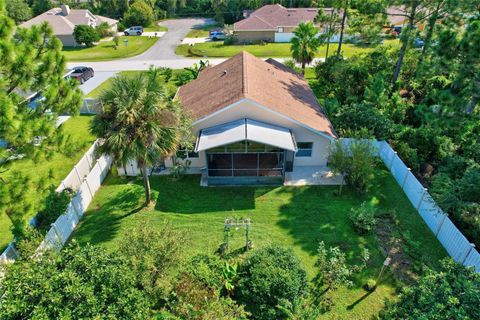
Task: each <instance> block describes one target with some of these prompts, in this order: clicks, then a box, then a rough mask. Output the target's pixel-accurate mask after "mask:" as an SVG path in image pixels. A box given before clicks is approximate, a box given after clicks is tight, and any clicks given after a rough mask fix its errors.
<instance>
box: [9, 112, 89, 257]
mask: <svg viewBox="0 0 480 320" xmlns="http://www.w3.org/2000/svg"><path fill="white" fill-rule="evenodd" d="M91 119H92V117H91V116H78V117H75V118H70V119H69V120H68V121H66V122H65V123H64V124H63V125H62V126H61V128H62V130H63V131H64V133H65V134H66V135H70V136H71V138H72V141H74V143H75V146H74V148H73V152H72V153H71V154H69V155H66V154H62V153H54V154H53V155H52V157H51V158H49V159H42V160H40V161H39V162H37V163H35V162H34V161H32V160H19V161H17V162H15V163H14V164H13V165H12V166H11V167H10V171H13V170H18V171H21V172H23V173H24V174H28V175H30V176H31V178H32V184H33V185H35V183H36V182H37V181H39V180H40V179H43V178H45V177H47V176H49V175H50V173H51V179H50V180H49V182H50V183H51V184H53V185H54V186H58V185H59V184H60V182H61V181H62V179H63V178H65V177H66V176H67V174H68V173H69V172H70V171H71V170H72V168H73V166H74V165H75V164H76V163H77V162H78V161H79V160H80V158H81V157H82V156H83V154H84V153H85V152H86V151H87V149H88V148H89V147H90V146H91V144H92V143H93V141H94V140H95V138H94V137H93V136H92V135H91V134H90V132H89V129H88V126H89V123H90V121H91ZM6 176H7V177H8V173H7V175H6ZM30 196H31V198H32V199H34V201H35V204H36V205H38V204H39V203H40V202H41V201H42V197H39V195H38V193H36V192H33V193H32V194H31V195H30ZM10 226H11V224H10V220H9V219H8V217H7V216H6V215H0V250H1V251H3V248H4V247H5V246H6V245H7V244H8V243H9V242H10V241H12V234H11V232H10Z"/></svg>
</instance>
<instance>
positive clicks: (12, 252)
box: [0, 141, 112, 264]
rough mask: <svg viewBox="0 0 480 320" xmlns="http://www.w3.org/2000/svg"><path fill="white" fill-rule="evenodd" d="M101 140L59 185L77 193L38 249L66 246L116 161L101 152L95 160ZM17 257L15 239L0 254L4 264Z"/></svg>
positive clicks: (0, 260) (58, 190)
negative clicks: (95, 152)
mask: <svg viewBox="0 0 480 320" xmlns="http://www.w3.org/2000/svg"><path fill="white" fill-rule="evenodd" d="M97 144H98V141H95V142H94V144H93V145H92V146H91V147H90V149H88V151H87V152H86V153H85V154H84V155H83V157H82V158H81V159H80V161H79V162H78V163H77V164H76V165H75V166H74V167H73V169H72V171H70V173H69V174H68V175H67V177H66V178H65V179H64V180H63V181H62V182H61V183H60V185H59V186H58V188H57V189H56V191H57V192H61V191H63V190H64V189H66V188H70V189H72V190H74V191H75V192H76V194H75V196H74V197H73V198H72V201H71V202H70V204H69V205H68V208H67V211H66V212H65V213H64V214H62V215H61V216H60V217H58V219H57V220H56V221H55V222H54V223H53V224H52V226H51V228H50V230H49V231H48V233H47V235H46V236H45V239H44V240H43V242H42V243H41V244H40V246H39V248H38V249H37V251H42V250H45V249H48V248H55V249H58V250H59V249H61V248H62V247H63V245H64V244H65V242H66V241H67V240H68V239H69V237H70V235H71V234H72V232H73V230H74V229H75V227H76V226H77V224H78V222H79V221H80V218H81V217H82V216H83V214H84V212H85V210H87V208H88V205H89V204H90V202H91V201H92V199H93V196H94V195H95V193H96V192H97V190H98V189H99V188H100V185H101V184H102V182H103V180H104V179H105V177H106V176H107V174H108V172H109V170H110V167H111V165H112V158H111V157H109V156H101V157H100V158H99V159H97V160H95V156H94V151H95V147H96V146H97ZM17 257H18V253H17V251H16V249H15V245H14V243H13V242H12V243H10V244H9V245H8V247H7V249H5V251H4V252H3V253H2V255H0V264H1V263H5V262H7V261H14V260H15V259H16V258H17Z"/></svg>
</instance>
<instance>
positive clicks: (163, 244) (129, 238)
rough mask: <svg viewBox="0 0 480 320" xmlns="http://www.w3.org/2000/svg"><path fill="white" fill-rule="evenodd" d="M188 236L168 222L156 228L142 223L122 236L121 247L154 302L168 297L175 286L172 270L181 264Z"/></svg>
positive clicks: (137, 277)
mask: <svg viewBox="0 0 480 320" xmlns="http://www.w3.org/2000/svg"><path fill="white" fill-rule="evenodd" d="M184 242H185V238H184V236H183V234H181V233H179V232H177V231H175V230H174V229H173V228H172V226H171V225H170V224H169V223H168V222H164V223H163V224H162V225H161V226H158V225H156V226H155V227H153V226H149V225H147V224H139V225H138V226H136V227H134V228H132V229H131V230H129V232H128V233H127V234H126V235H125V236H124V237H122V239H121V242H120V245H119V248H120V252H121V253H122V255H124V256H125V257H126V259H127V260H128V262H129V265H130V272H131V273H132V274H133V275H134V276H135V279H136V280H137V283H138V286H139V287H140V288H142V289H143V290H144V292H145V293H146V294H147V295H148V296H149V298H150V299H151V301H152V303H153V304H159V303H161V302H162V301H164V300H166V299H167V297H168V294H169V292H170V290H171V289H172V284H171V282H172V279H171V277H169V275H170V271H171V270H172V268H173V267H174V266H176V265H177V264H179V263H180V253H181V250H182V247H183V243H184Z"/></svg>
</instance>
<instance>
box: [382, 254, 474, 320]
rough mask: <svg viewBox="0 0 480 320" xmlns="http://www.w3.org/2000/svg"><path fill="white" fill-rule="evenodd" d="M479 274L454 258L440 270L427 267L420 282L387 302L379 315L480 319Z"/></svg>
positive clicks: (396, 317)
mask: <svg viewBox="0 0 480 320" xmlns="http://www.w3.org/2000/svg"><path fill="white" fill-rule="evenodd" d="M479 305H480V274H479V273H477V272H475V269H474V268H472V267H468V268H467V267H464V266H462V265H460V264H458V263H455V262H454V261H453V260H451V259H449V258H448V259H445V260H442V267H441V269H440V270H438V271H433V270H427V272H426V274H425V275H424V276H423V277H421V278H420V279H419V281H418V282H417V283H416V284H415V285H412V286H410V287H406V288H404V289H403V290H402V293H401V294H400V298H399V299H398V300H397V301H391V302H388V303H387V304H386V308H385V310H383V311H382V312H381V313H380V318H381V319H385V320H393V319H454V320H457V319H458V320H460V319H480V308H479V307H478V306H479Z"/></svg>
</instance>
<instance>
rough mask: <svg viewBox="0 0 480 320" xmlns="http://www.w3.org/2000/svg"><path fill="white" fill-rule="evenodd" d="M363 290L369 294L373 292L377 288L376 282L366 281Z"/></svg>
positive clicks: (372, 280)
mask: <svg viewBox="0 0 480 320" xmlns="http://www.w3.org/2000/svg"><path fill="white" fill-rule="evenodd" d="M364 288H365V290H367V291H370V292H372V291H375V289H376V288H377V281H375V280H374V279H368V280H367V283H365V286H364Z"/></svg>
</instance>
